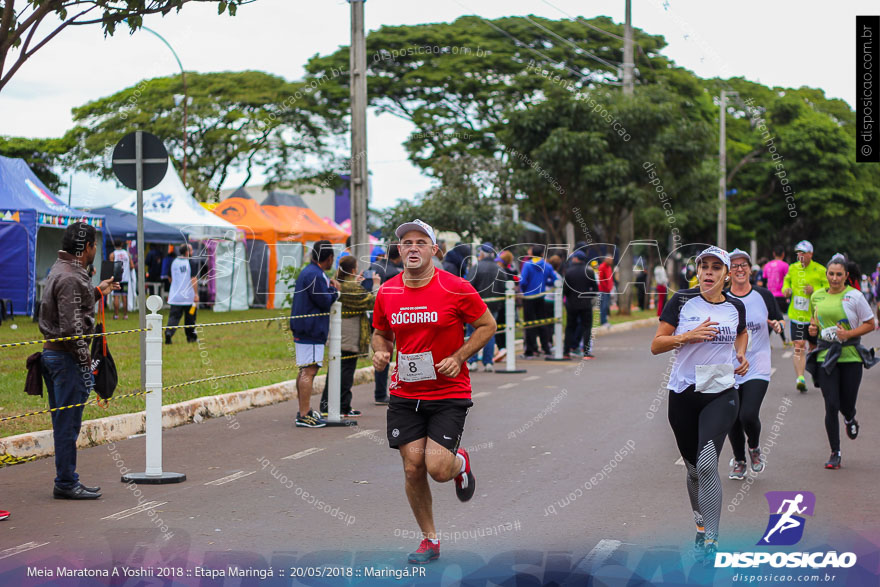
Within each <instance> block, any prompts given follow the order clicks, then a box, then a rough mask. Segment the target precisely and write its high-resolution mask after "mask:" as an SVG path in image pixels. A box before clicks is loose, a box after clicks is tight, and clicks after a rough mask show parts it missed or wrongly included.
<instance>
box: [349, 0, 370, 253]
mask: <svg viewBox="0 0 880 587" xmlns="http://www.w3.org/2000/svg"><path fill="white" fill-rule="evenodd" d="M348 2H349V4H351V48H350V49H349V69H350V76H351V244H352V248H351V254H352V255H353V256H354V258H355V259H357V260H358V269H361V268H364V267H368V266H369V259H370V250H369V246H370V243H369V241H368V240H367V199H368V198H369V186H370V183H369V176H368V175H367V43H366V37H365V36H364V2H366V0H348Z"/></svg>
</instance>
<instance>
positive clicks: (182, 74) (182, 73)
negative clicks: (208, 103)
mask: <svg viewBox="0 0 880 587" xmlns="http://www.w3.org/2000/svg"><path fill="white" fill-rule="evenodd" d="M141 28H142V29H144V30H145V31H147V32H150V33H153V34H154V35H156V36H157V37H159V40H160V41H162V42H163V43H165V46H166V47H168V49H170V50H171V54H172V55H174V59H176V60H177V65H178V66H179V67H180V81H181V84H182V85H183V165H182V167H183V171H182V173H183V185H184V186H185V185H186V139H187V137H186V117H187V105H188V103H189V96H188V95H187V90H186V70H184V69H183V63H181V62H180V57H178V56H177V52H176V51H175V50H174V47H172V46H171V43H169V42H168V41H166V40H165V37H163V36H162V35H160V34H159V33H157V32H156V31H154V30H153V29H151V28H148V27H145V26H142V27H141ZM178 103H179V102H178V101H177V99H176V96H175V103H174V105H175V106H177V105H178Z"/></svg>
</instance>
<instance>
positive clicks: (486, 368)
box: [483, 363, 495, 373]
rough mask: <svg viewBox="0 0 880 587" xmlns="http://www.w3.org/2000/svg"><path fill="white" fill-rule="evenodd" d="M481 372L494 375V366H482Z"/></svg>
mask: <svg viewBox="0 0 880 587" xmlns="http://www.w3.org/2000/svg"><path fill="white" fill-rule="evenodd" d="M483 371H485V372H486V373H494V372H495V365H493V364H492V363H489V364H488V365H483Z"/></svg>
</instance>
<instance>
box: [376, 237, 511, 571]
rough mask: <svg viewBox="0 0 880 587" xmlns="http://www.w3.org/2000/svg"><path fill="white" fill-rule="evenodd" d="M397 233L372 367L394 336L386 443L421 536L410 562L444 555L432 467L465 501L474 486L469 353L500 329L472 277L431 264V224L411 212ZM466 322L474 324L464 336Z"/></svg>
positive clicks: (380, 299)
mask: <svg viewBox="0 0 880 587" xmlns="http://www.w3.org/2000/svg"><path fill="white" fill-rule="evenodd" d="M395 234H396V235H397V238H399V239H400V255H401V257H402V258H403V267H404V269H403V272H402V273H399V274H398V275H397V276H395V277H393V278H392V279H390V280H388V281H387V282H385V283H384V284H383V285H382V287H381V288H379V292H378V293H377V294H376V305H375V309H374V311H373V326H374V328H375V331H374V332H373V349H374V350H375V354H374V355H373V367H375V369H376V370H377V371H381V370H383V369H384V368H385V366H386V365H387V364H388V362H389V361H390V360H391V352H392V351H393V349H394V344H395V342H396V343H397V363H396V365H395V366H394V368H393V369H392V371H391V385H390V389H389V393H390V395H391V401H390V403H389V404H388V420H387V422H388V444H389V445H390V446H391V448H394V449H398V450H399V451H400V455H401V457H402V458H403V469H404V473H405V474H406V497H407V499H408V500H409V505H410V507H411V508H412V510H413V514H414V515H415V518H416V522H418V524H419V528H420V529H421V531H422V535H423V536H424V539H423V540H422V543H421V545H420V546H419V549H418V550H417V551H416V552H413V553H411V554H410V555H409V562H410V563H415V564H423V563H428V562H431V561H433V560H436V559H437V558H439V557H440V541H439V539H438V537H437V532H436V528H435V527H434V514H433V510H432V507H431V488H430V486H429V485H428V474H430V475H431V477H432V478H433V479H434V481H437V482H439V483H445V482H447V481H450V480H452V479H455V493H456V495H457V496H458V499H460V500H461V501H467V500H469V499H470V498H471V497H472V496H473V494H474V489H475V484H474V475H473V473H471V464H470V457H469V456H468V454H467V451H466V450H464V449H463V448H459V447H458V445H459V443H460V442H461V434H462V432H463V431H464V421H465V418H466V417H467V413H468V409H469V408H470V407H471V406H472V405H473V402H472V401H471V383H470V377H469V375H468V368H467V365H466V364H465V361H466V360H467V358H468V357H470V356H471V355H473V354H475V353H476V352H477V351H479V350H480V349H482V348H483V346H484V345H485V344H486V342H487V341H488V340H489V338H491V337H492V336H494V335H495V330H496V324H495V319H494V318H492V314H491V313H490V312H489V310H488V309H487V308H486V304H485V303H484V302H483V300H482V299H480V295H479V294H478V293H477V292H476V290H475V289H474V288H473V286H472V285H471V284H470V283H469V282H467V281H466V280H464V279H462V278H460V277H458V276H456V275H452V274H451V273H448V272H446V271H443V270H442V269H437V268H435V267H434V264H433V263H432V262H431V258H432V257H433V256H434V255H435V254H436V253H437V239H436V237H435V236H434V230H433V229H432V228H431V227H430V226H429V225H427V224H425V223H424V222H422V221H421V220H414V221H412V222H407V223H405V224H402V225H401V226H400V227H398V229H397V230H396V231H395ZM465 324H471V325H472V326H473V327H474V332H473V334H471V337H470V338H469V339H468V340H467V342H465V340H464V325H465Z"/></svg>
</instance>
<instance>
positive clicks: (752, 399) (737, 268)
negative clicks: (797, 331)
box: [728, 249, 784, 481]
mask: <svg viewBox="0 0 880 587" xmlns="http://www.w3.org/2000/svg"><path fill="white" fill-rule="evenodd" d="M751 264H752V258H751V257H750V256H749V254H748V253H746V252H745V251H741V250H739V249H734V250H733V251H731V252H730V291H729V292H728V293H730V295H732V296H734V297H735V298H737V299H738V300H740V301H741V302H742V303H743V305H744V306H745V308H746V323H747V326H748V329H749V344H748V348H747V349H746V359H748V361H749V372H748V373H746V374H745V375H737V376H736V384H737V392H738V394H739V416H738V417H737V419H736V422H734V424H733V427H732V428H731V429H730V435H729V438H730V446H731V448H733V459H731V461H730V473H729V474H728V477H729V478H730V479H734V480H738V481H742V480H743V479H745V476H746V469H747V468H748V467H751V469H752V471H753V472H755V473H760V472H761V471H763V470H764V456H763V455H762V454H761V447H760V446H758V441H759V439H760V437H761V419H760V414H761V404H762V403H763V402H764V395H765V394H766V393H767V387H769V385H770V374H771V372H772V368H771V366H770V330H769V329H768V328H767V327H768V326H770V327H771V328H773V331H774V332H777V333H780V332H783V326H784V322H783V319H782V314H781V313H780V311H779V306H778V305H777V304H776V300H775V299H774V297H773V294H772V293H770V290H769V289H765V288H763V287H761V286H759V285H754V286H753V285H752V284H751V283H750V282H749V267H750V266H751ZM747 436H748V447H749V454H748V463H746V451H745V447H746V437H747Z"/></svg>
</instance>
